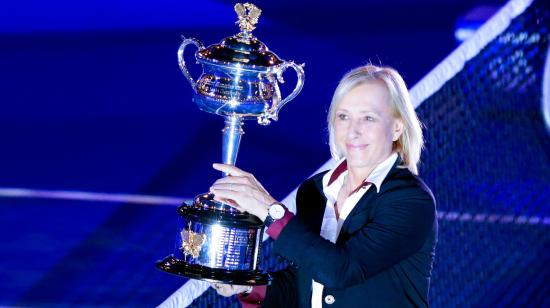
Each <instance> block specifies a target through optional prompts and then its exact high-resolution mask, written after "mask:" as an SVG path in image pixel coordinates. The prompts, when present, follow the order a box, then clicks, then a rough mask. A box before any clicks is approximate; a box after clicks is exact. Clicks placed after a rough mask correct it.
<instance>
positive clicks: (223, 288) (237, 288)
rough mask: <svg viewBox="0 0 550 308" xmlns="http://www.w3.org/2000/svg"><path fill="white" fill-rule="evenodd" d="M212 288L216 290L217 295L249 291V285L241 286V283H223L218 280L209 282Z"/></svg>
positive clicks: (228, 295) (231, 294)
mask: <svg viewBox="0 0 550 308" xmlns="http://www.w3.org/2000/svg"><path fill="white" fill-rule="evenodd" d="M210 285H211V286H212V288H213V289H214V290H216V292H218V294H219V295H221V296H225V297H230V296H233V295H236V294H241V293H244V292H250V291H251V289H252V288H251V287H250V286H241V285H234V284H224V283H218V282H212V283H210Z"/></svg>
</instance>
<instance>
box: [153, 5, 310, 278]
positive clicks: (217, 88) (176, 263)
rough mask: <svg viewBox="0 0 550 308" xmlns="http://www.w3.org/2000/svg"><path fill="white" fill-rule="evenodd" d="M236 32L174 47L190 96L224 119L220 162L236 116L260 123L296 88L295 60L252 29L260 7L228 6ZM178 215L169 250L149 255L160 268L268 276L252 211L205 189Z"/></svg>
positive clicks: (234, 139) (230, 144)
mask: <svg viewBox="0 0 550 308" xmlns="http://www.w3.org/2000/svg"><path fill="white" fill-rule="evenodd" d="M235 11H236V12H237V15H238V18H239V19H238V22H237V23H238V25H239V27H240V30H241V32H239V33H238V34H236V35H234V36H231V37H228V38H225V39H224V40H222V41H221V42H220V43H219V44H214V45H211V46H209V47H206V48H205V47H204V46H203V45H202V43H200V42H199V41H198V40H197V39H194V38H187V39H184V40H183V42H182V44H181V45H180V48H179V50H178V61H179V66H180V68H181V70H182V72H183V74H184V75H185V77H186V78H187V80H188V81H189V83H190V84H191V86H192V87H193V90H194V91H195V94H194V96H193V101H194V102H195V103H196V104H197V105H198V106H199V108H200V109H201V110H203V111H206V112H209V113H214V114H218V115H221V116H223V117H224V118H225V127H224V129H223V130H222V132H223V141H222V143H223V144H222V146H223V150H222V151H223V153H222V155H223V162H224V163H226V164H232V165H234V164H235V160H236V158H237V152H238V149H239V143H240V140H241V136H242V134H243V130H242V125H243V121H244V120H256V121H257V122H258V123H259V124H262V125H267V124H269V123H270V121H271V120H277V116H278V113H279V111H280V110H281V108H282V107H283V106H284V105H285V104H286V103H288V102H289V101H290V100H292V99H293V98H294V97H296V95H298V93H299V92H300V91H301V90H302V86H303V82H304V71H303V69H302V66H301V65H297V64H295V63H294V62H292V61H283V60H281V59H280V58H279V57H278V56H277V55H276V54H274V53H273V52H271V51H269V49H268V48H267V47H266V46H265V45H264V44H263V43H262V42H260V41H259V40H258V39H257V38H255V37H254V36H253V35H252V33H251V32H252V30H254V29H255V27H256V24H257V22H258V18H259V17H260V14H261V10H260V9H259V8H258V7H256V6H254V5H253V4H250V3H245V4H241V3H238V4H236V5H235ZM189 45H195V46H196V47H197V48H198V50H197V51H196V52H195V58H196V60H197V61H198V63H200V64H201V65H202V69H203V72H202V74H201V75H200V77H199V78H198V80H197V81H195V80H194V79H193V77H192V76H191V74H190V73H189V71H188V70H187V67H186V65H185V60H184V52H185V50H186V47H187V46H189ZM287 68H293V69H294V70H295V71H296V74H297V77H298V78H297V83H296V86H295V87H294V90H293V91H292V93H290V94H289V95H288V96H287V97H284V98H282V97H281V93H280V90H279V86H278V83H279V82H280V83H283V82H284V80H283V77H282V74H283V72H284V71H285V70H286V69H287ZM177 211H178V214H179V216H180V218H181V219H180V220H181V221H182V223H181V225H180V226H179V233H178V235H177V238H178V243H177V247H176V250H175V252H174V254H173V255H170V256H168V257H166V258H164V259H163V260H161V261H159V262H157V267H158V268H160V269H161V270H163V271H166V272H168V273H172V274H177V275H181V276H186V277H190V278H195V279H201V280H206V281H211V282H222V283H230V284H239V285H265V284H269V282H270V277H269V275H268V274H267V273H265V272H263V271H261V270H260V269H259V268H258V262H259V257H260V255H259V254H260V248H261V243H262V236H263V229H264V226H263V223H262V222H261V221H260V220H259V219H258V218H257V217H255V216H253V215H250V214H248V213H240V212H239V211H237V210H235V209H234V208H233V207H231V206H229V205H227V204H224V203H222V202H218V201H215V200H213V196H212V195H211V194H208V193H205V194H201V195H198V196H197V197H195V199H194V202H193V204H192V205H190V204H185V203H184V204H183V205H182V206H180V207H179V208H178V210H177Z"/></svg>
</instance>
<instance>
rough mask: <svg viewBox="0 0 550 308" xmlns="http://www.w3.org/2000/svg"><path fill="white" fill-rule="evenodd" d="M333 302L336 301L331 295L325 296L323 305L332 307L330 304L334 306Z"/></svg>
mask: <svg viewBox="0 0 550 308" xmlns="http://www.w3.org/2000/svg"><path fill="white" fill-rule="evenodd" d="M335 301H336V300H335V299H334V296H332V295H327V296H325V304H327V305H332V304H334V302H335Z"/></svg>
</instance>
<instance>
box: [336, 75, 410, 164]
mask: <svg viewBox="0 0 550 308" xmlns="http://www.w3.org/2000/svg"><path fill="white" fill-rule="evenodd" d="M389 99H390V96H389V94H388V90H387V89H386V87H385V85H384V84H383V83H382V82H379V81H373V82H368V83H364V84H361V85H359V86H356V87H355V88H353V89H352V90H351V91H349V92H348V93H347V94H345V95H344V97H343V98H342V100H340V102H339V103H338V105H337V106H336V110H335V118H334V137H335V141H336V146H337V147H338V149H339V150H340V153H342V155H343V156H344V157H345V158H346V159H347V164H348V167H349V168H366V169H371V170H372V168H374V167H375V166H376V165H378V164H379V163H381V162H382V161H384V160H385V159H386V158H388V157H389V156H390V154H391V153H392V145H393V141H395V140H397V139H398V138H399V136H401V133H402V131H403V123H402V121H401V120H399V119H396V118H395V117H394V116H393V111H392V108H391V106H390V100H389Z"/></svg>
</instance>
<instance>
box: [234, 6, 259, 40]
mask: <svg viewBox="0 0 550 308" xmlns="http://www.w3.org/2000/svg"><path fill="white" fill-rule="evenodd" d="M235 12H236V13H237V15H238V16H239V20H238V21H237V22H236V23H237V24H238V25H239V28H241V31H242V32H244V33H249V32H252V30H254V29H256V24H257V23H258V18H259V17H260V15H261V14H262V10H261V9H260V8H258V7H257V6H255V5H254V4H252V3H248V2H247V3H244V4H243V3H237V4H235Z"/></svg>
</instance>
